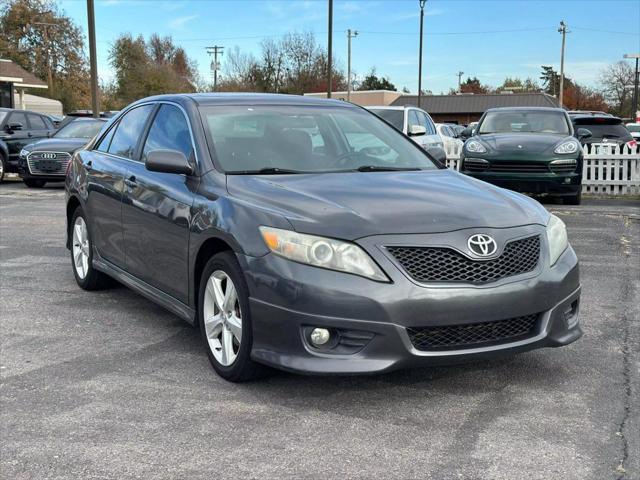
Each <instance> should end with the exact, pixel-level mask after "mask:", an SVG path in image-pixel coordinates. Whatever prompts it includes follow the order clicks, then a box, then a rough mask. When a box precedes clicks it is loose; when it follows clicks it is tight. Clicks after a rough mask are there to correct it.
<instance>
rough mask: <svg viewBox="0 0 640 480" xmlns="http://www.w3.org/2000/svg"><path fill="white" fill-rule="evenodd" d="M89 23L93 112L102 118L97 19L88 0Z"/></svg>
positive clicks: (90, 1) (95, 115) (91, 3)
mask: <svg viewBox="0 0 640 480" xmlns="http://www.w3.org/2000/svg"><path fill="white" fill-rule="evenodd" d="M87 23H88V24H89V64H90V69H91V110H92V114H93V118H98V117H99V116H100V99H99V98H98V60H97V58H96V19H95V12H94V9H93V0H87Z"/></svg>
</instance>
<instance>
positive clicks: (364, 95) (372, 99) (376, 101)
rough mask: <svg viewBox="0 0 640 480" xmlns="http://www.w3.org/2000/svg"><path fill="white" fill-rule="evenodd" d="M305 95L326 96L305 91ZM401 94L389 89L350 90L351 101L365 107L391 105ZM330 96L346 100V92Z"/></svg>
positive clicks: (333, 93) (334, 93) (325, 95)
mask: <svg viewBox="0 0 640 480" xmlns="http://www.w3.org/2000/svg"><path fill="white" fill-rule="evenodd" d="M304 95H305V97H317V98H327V94H326V92H325V93H305V94H304ZM401 96H402V93H400V92H392V91H390V90H364V91H352V92H351V103H355V104H356V105H362V106H363V107H367V106H370V105H391V103H392V102H394V101H395V100H397V99H398V98H399V97H401ZM331 98H334V99H336V100H344V101H346V100H347V92H332V93H331Z"/></svg>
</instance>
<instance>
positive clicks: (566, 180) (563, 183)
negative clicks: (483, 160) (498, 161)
mask: <svg viewBox="0 0 640 480" xmlns="http://www.w3.org/2000/svg"><path fill="white" fill-rule="evenodd" d="M461 173H464V174H465V175H468V176H470V177H473V178H477V179H478V180H483V181H485V182H487V183H491V184H493V185H497V186H498V187H503V188H508V189H509V190H514V191H516V192H520V193H533V194H535V193H547V194H551V195H575V194H577V193H578V192H580V190H581V188H582V175H581V174H579V173H568V174H557V173H540V174H533V173H509V174H505V173H491V172H468V171H462V172H461Z"/></svg>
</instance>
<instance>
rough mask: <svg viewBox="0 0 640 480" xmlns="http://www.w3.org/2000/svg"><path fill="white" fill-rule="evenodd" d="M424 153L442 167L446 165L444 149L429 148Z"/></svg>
mask: <svg viewBox="0 0 640 480" xmlns="http://www.w3.org/2000/svg"><path fill="white" fill-rule="evenodd" d="M425 151H426V152H427V154H428V155H429V156H430V157H431V158H433V159H434V160H435V161H436V162H439V163H441V164H442V165H446V164H447V153H446V152H445V151H444V149H442V148H440V147H429V148H427V149H426V150H425Z"/></svg>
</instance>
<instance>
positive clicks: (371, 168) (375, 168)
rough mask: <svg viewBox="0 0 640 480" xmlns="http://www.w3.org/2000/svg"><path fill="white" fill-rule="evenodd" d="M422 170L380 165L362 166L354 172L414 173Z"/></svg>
mask: <svg viewBox="0 0 640 480" xmlns="http://www.w3.org/2000/svg"><path fill="white" fill-rule="evenodd" d="M416 170H422V169H421V168H418V167H385V166H380V165H360V166H359V167H358V168H356V169H355V170H354V171H356V172H413V171H416Z"/></svg>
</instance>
